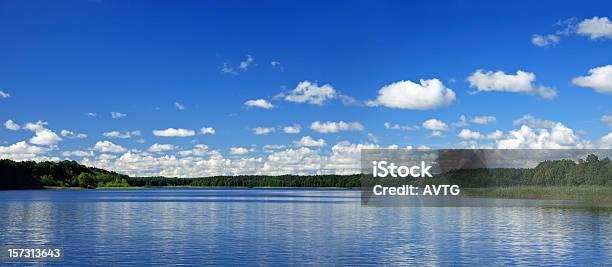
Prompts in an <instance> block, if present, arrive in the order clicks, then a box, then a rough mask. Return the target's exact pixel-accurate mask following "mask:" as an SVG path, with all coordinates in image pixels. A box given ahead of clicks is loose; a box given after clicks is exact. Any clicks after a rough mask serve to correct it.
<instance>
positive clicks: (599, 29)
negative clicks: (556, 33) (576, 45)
mask: <svg viewBox="0 0 612 267" xmlns="http://www.w3.org/2000/svg"><path fill="white" fill-rule="evenodd" d="M576 32H577V33H578V34H581V35H587V36H589V37H590V38H591V40H595V39H598V38H602V37H605V38H608V39H612V22H610V20H609V19H608V17H593V18H590V19H585V20H583V21H582V22H580V23H579V24H578V28H577V30H576Z"/></svg>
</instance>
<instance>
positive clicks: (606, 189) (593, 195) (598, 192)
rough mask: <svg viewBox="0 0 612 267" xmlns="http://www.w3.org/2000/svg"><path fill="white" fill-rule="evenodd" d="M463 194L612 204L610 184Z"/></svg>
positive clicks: (465, 191)
mask: <svg viewBox="0 0 612 267" xmlns="http://www.w3.org/2000/svg"><path fill="white" fill-rule="evenodd" d="M461 193H462V194H463V195H467V196H479V197H492V198H516V199H551V200H580V201H589V202H593V203H601V204H612V187H610V186H508V187H490V188H464V189H462V190H461Z"/></svg>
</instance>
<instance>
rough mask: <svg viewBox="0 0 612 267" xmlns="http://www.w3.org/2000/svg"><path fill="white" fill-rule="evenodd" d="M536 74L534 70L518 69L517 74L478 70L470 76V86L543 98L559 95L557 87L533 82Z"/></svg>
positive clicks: (482, 90) (481, 89)
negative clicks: (538, 84)
mask: <svg viewBox="0 0 612 267" xmlns="http://www.w3.org/2000/svg"><path fill="white" fill-rule="evenodd" d="M535 79H536V76H535V74H534V73H532V72H525V71H521V70H519V71H517V72H516V74H514V75H513V74H506V73H504V72H503V71H496V72H492V71H484V70H477V71H475V72H474V73H473V74H472V75H470V76H469V77H468V82H469V83H470V87H472V88H476V90H477V91H481V92H492V91H498V92H511V93H524V94H528V95H535V96H539V97H541V98H543V99H552V98H555V97H557V91H555V89H553V88H550V87H545V86H536V85H534V84H533V82H534V81H535Z"/></svg>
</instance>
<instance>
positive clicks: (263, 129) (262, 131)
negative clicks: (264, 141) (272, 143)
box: [253, 127, 274, 135]
mask: <svg viewBox="0 0 612 267" xmlns="http://www.w3.org/2000/svg"><path fill="white" fill-rule="evenodd" d="M271 132H274V128H272V127H269V128H267V127H255V128H253V133H254V134H256V135H264V134H269V133H271Z"/></svg>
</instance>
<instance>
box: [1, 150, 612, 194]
mask: <svg viewBox="0 0 612 267" xmlns="http://www.w3.org/2000/svg"><path fill="white" fill-rule="evenodd" d="M370 182H376V183H380V182H381V180H372V179H370V178H367V177H365V176H363V175H360V174H354V175H309V176H300V175H280V176H267V175H241V176H214V177H202V178H171V177H129V176H127V175H123V174H118V173H116V172H112V171H107V170H103V169H99V168H92V167H87V166H84V165H81V164H79V163H77V162H76V161H68V160H65V161H60V162H50V161H44V162H34V161H22V162H17V161H12V160H8V159H3V160H0V189H18V188H40V187H44V186H59V187H83V188H95V187H127V186H141V187H147V186H151V187H156V186H194V187H343V188H356V187H360V186H362V185H363V184H369V183H370ZM386 182H388V183H390V184H394V183H395V184H397V183H406V182H410V183H411V184H415V185H419V184H457V185H459V186H461V187H492V186H514V185H541V186H559V185H565V186H575V185H602V186H612V162H611V161H610V159H609V158H604V159H599V158H598V157H597V156H596V155H593V154H591V155H588V156H587V157H586V158H585V159H580V160H578V161H577V162H575V161H572V160H550V161H543V162H541V163H539V164H538V165H537V166H536V167H535V168H497V169H462V170H453V171H449V172H446V173H443V174H439V175H436V176H434V177H433V178H421V179H416V180H414V179H412V180H409V181H407V180H398V179H395V180H393V179H390V180H386Z"/></svg>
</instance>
